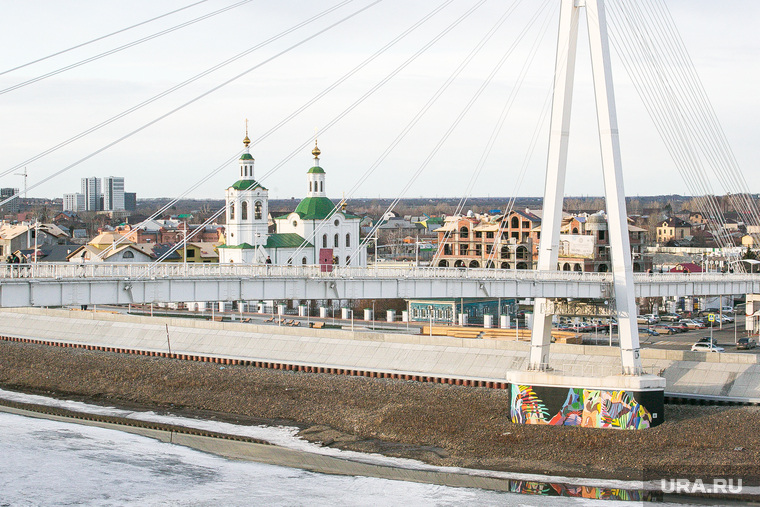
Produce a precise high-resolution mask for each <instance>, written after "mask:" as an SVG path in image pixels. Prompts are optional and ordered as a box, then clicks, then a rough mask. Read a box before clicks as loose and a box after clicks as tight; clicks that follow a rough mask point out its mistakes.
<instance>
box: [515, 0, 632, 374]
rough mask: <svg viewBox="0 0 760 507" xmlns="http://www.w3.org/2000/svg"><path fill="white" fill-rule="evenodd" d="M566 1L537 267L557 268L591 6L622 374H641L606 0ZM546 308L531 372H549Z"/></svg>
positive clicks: (540, 315) (540, 313)
mask: <svg viewBox="0 0 760 507" xmlns="http://www.w3.org/2000/svg"><path fill="white" fill-rule="evenodd" d="M561 1H562V5H561V11H560V22H559V37H558V38H557V57H556V67H555V68H556V71H555V81H554V96H553V103H552V118H551V127H550V128H551V131H550V134H549V154H548V159H547V167H546V187H545V189H544V201H543V207H544V209H543V217H542V221H541V242H540V244H539V255H538V269H539V270H541V271H554V270H556V269H557V261H558V257H559V235H560V226H561V224H562V203H563V199H564V188H565V173H566V169H567V150H568V141H569V136H570V112H571V105H572V94H573V80H574V75H575V57H576V48H577V42H578V21H579V18H580V9H582V8H585V10H586V20H587V25H588V32H589V45H590V48H591V64H592V71H593V75H594V94H595V96H596V110H597V124H598V128H599V140H600V145H601V155H602V170H603V175H604V195H605V199H606V205H607V220H608V228H609V244H610V253H611V256H612V272H613V288H614V297H615V307H616V309H617V319H618V330H619V335H620V355H621V361H622V370H623V371H622V373H623V374H625V375H641V373H642V370H641V359H640V355H639V335H638V326H637V323H636V313H637V312H636V299H635V292H634V286H633V265H632V262H631V248H630V243H629V239H628V217H627V214H626V208H625V192H624V190H623V174H622V164H621V158H620V144H619V139H618V127H617V113H616V111H615V96H614V89H613V86H612V69H611V66H610V58H609V44H608V40H607V22H606V17H605V13H604V0H580V1H579V0H561ZM600 239H602V238H600ZM546 308H547V304H546V299H543V298H537V299H536V301H535V305H534V312H533V314H534V325H533V333H532V335H531V348H530V357H529V365H528V368H529V370H532V371H545V370H547V369H549V347H550V345H551V326H552V322H551V317H552V316H551V314H550V313H548V312H547V311H546Z"/></svg>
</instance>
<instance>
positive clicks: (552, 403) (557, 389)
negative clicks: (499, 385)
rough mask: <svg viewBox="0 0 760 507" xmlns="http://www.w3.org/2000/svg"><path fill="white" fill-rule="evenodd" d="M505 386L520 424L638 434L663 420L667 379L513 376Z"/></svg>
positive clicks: (561, 374) (543, 374)
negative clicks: (577, 427)
mask: <svg viewBox="0 0 760 507" xmlns="http://www.w3.org/2000/svg"><path fill="white" fill-rule="evenodd" d="M578 373H580V375H579V374H578ZM507 382H508V383H509V389H510V412H511V417H512V422H514V423H517V424H550V425H555V426H584V427H587V428H615V429H634V430H639V429H646V428H651V427H653V426H657V425H659V424H662V422H663V421H664V420H665V413H664V404H665V379H664V378H662V377H657V376H655V375H635V376H634V375H609V376H602V377H587V376H584V373H583V372H572V371H571V372H566V373H565V372H557V371H555V372H539V371H529V372H526V371H515V372H508V373H507Z"/></svg>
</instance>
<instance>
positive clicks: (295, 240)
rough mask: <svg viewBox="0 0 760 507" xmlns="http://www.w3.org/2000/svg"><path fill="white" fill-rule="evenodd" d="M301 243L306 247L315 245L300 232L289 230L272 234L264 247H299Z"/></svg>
mask: <svg viewBox="0 0 760 507" xmlns="http://www.w3.org/2000/svg"><path fill="white" fill-rule="evenodd" d="M301 245H303V246H304V248H311V247H313V246H314V245H312V244H311V243H309V242H308V241H306V240H305V239H303V238H302V237H301V236H299V235H298V234H296V233H294V232H287V233H283V234H270V235H269V237H268V238H267V244H266V245H264V248H298V247H299V246H301Z"/></svg>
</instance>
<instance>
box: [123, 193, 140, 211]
mask: <svg viewBox="0 0 760 507" xmlns="http://www.w3.org/2000/svg"><path fill="white" fill-rule="evenodd" d="M124 209H125V210H127V211H135V210H136V209H137V194H136V193H135V192H124Z"/></svg>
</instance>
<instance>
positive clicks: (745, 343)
mask: <svg viewBox="0 0 760 507" xmlns="http://www.w3.org/2000/svg"><path fill="white" fill-rule="evenodd" d="M755 347H757V342H756V341H755V340H753V339H752V338H739V341H738V342H736V348H737V349H738V350H749V349H754V348H755Z"/></svg>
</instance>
